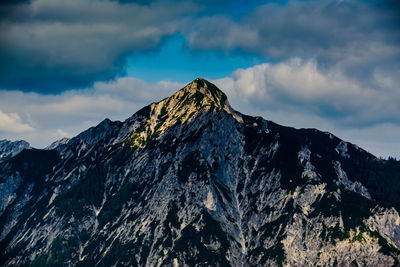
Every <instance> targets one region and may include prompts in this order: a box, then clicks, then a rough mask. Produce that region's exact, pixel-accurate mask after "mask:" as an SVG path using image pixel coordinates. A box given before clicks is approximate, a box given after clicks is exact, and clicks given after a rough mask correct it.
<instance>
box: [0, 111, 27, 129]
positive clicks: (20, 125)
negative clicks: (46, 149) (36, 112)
mask: <svg viewBox="0 0 400 267" xmlns="http://www.w3.org/2000/svg"><path fill="white" fill-rule="evenodd" d="M33 130H34V129H33V128H32V126H30V125H29V124H27V123H24V122H23V121H22V119H21V117H20V116H19V115H18V114H17V113H5V112H3V111H1V110H0V132H3V131H4V132H9V133H21V132H31V131H33Z"/></svg>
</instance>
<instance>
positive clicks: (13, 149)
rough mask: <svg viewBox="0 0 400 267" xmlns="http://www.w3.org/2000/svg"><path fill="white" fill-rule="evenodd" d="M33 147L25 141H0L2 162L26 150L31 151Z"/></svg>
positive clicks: (0, 159)
mask: <svg viewBox="0 0 400 267" xmlns="http://www.w3.org/2000/svg"><path fill="white" fill-rule="evenodd" d="M29 148H31V146H30V145H29V143H28V142H25V141H15V142H12V141H9V140H6V139H3V140H0V162H2V161H5V160H7V159H9V158H11V157H14V156H15V155H17V154H18V153H20V152H21V151H22V150H24V149H29Z"/></svg>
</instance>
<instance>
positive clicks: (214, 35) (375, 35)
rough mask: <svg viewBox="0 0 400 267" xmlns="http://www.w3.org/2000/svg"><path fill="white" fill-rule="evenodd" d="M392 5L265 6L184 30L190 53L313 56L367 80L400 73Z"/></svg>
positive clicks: (399, 34) (399, 35)
mask: <svg viewBox="0 0 400 267" xmlns="http://www.w3.org/2000/svg"><path fill="white" fill-rule="evenodd" d="M395 5H397V6H398V4H395V3H394V1H383V2H379V3H377V2H362V1H289V3H288V4H287V5H278V4H267V5H264V6H260V7H258V8H257V9H256V10H255V11H254V12H253V13H251V14H249V15H247V16H244V17H243V18H241V19H240V20H234V19H232V18H231V17H229V16H227V15H215V16H213V17H205V18H202V19H200V20H199V21H198V22H197V24H196V25H195V26H194V27H193V28H191V29H190V30H188V31H187V32H186V36H187V38H188V45H189V47H191V48H192V49H195V50H196V49H201V50H220V49H222V50H224V51H226V52H229V53H234V52H241V53H243V52H244V53H255V54H258V55H261V56H263V57H265V58H272V59H274V60H285V59H288V58H291V57H301V58H304V59H310V58H313V59H315V60H317V61H318V63H319V64H320V65H319V66H320V68H323V67H324V66H327V67H328V68H329V67H331V66H332V65H333V64H336V65H338V67H340V68H342V70H343V71H345V72H348V73H351V74H352V75H353V76H355V77H358V78H363V79H365V78H366V77H368V76H369V75H370V74H371V73H372V72H373V71H374V70H375V69H376V68H380V69H391V68H393V67H395V68H397V70H398V69H399V66H400V64H399V59H400V23H398V22H399V18H400V13H398V12H396V11H398V8H397V9H396V8H393V7H394V6H395Z"/></svg>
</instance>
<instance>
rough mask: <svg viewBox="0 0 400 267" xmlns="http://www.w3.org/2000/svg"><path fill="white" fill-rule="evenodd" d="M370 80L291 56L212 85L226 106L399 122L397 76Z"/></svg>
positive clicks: (352, 121)
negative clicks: (224, 98)
mask: <svg viewBox="0 0 400 267" xmlns="http://www.w3.org/2000/svg"><path fill="white" fill-rule="evenodd" d="M399 74H400V73H399ZM397 77H400V75H399V76H397ZM371 80H372V82H371V83H370V84H369V85H368V86H366V85H364V84H363V83H362V82H360V81H358V80H356V79H352V78H351V77H349V76H346V75H345V74H344V73H342V72H341V71H340V70H339V69H338V68H337V67H333V68H331V69H325V70H321V69H320V68H319V66H318V64H317V63H316V61H315V60H301V59H299V58H294V59H290V60H287V61H284V62H279V63H265V64H261V65H257V66H254V67H251V68H247V69H239V70H236V71H235V72H234V73H233V75H232V77H231V78H225V79H224V80H221V81H216V82H217V84H219V85H220V86H221V88H223V89H225V90H226V91H227V93H228V94H230V96H231V97H230V98H231V102H232V101H235V100H236V101H239V102H246V103H248V105H250V106H253V107H256V108H258V109H259V110H269V111H271V110H276V109H280V110H297V111H296V112H300V113H308V114H315V115H318V116H320V117H324V118H326V119H329V120H330V121H333V122H335V123H336V124H337V125H364V126H366V125H375V124H377V123H378V122H379V123H385V122H388V123H389V122H394V123H397V124H400V109H399V107H398V103H400V90H398V84H399V83H400V78H395V76H394V75H389V76H385V75H384V74H383V73H379V72H376V73H375V75H374V76H373V77H372V78H371Z"/></svg>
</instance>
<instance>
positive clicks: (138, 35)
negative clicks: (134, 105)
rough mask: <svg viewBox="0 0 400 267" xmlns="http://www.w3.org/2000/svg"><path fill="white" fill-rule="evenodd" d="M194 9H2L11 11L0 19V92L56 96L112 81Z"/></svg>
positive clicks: (58, 4) (45, 4) (94, 4)
mask: <svg viewBox="0 0 400 267" xmlns="http://www.w3.org/2000/svg"><path fill="white" fill-rule="evenodd" d="M195 7H196V5H195V4H192V3H186V2H185V3H180V4H179V5H175V6H174V8H170V5H169V4H168V3H166V2H157V3H151V4H148V5H140V4H138V3H126V4H118V3H117V2H109V1H90V0H81V1H79V0H73V1H51V0H36V1H33V2H31V3H27V4H20V5H13V6H12V7H9V5H6V6H2V9H4V10H9V11H10V12H8V13H7V14H8V15H7V16H4V17H2V19H1V20H0V30H1V41H0V77H1V78H0V87H3V88H14V89H21V90H36V91H45V92H55V91H58V92H59V91H61V90H63V89H65V88H79V87H85V86H87V85H90V84H91V83H93V82H94V81H98V80H107V79H113V78H114V77H115V76H116V75H122V74H123V73H124V66H125V57H126V56H127V55H128V54H129V53H131V52H135V51H136V52H138V51H147V50H152V49H156V48H157V47H158V46H159V45H160V44H161V42H162V40H163V38H165V37H167V36H169V35H172V34H174V33H176V32H177V31H178V30H179V29H180V28H182V27H183V25H185V22H186V17H187V15H186V14H188V13H189V12H190V14H194V13H195V12H196V10H197V9H196V8H195ZM2 13H3V12H2Z"/></svg>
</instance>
